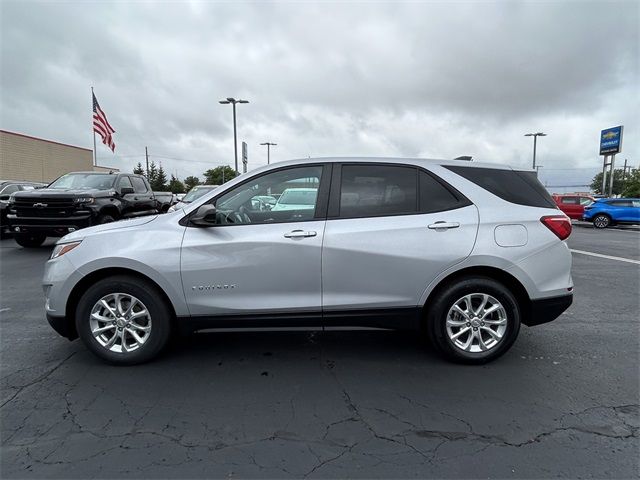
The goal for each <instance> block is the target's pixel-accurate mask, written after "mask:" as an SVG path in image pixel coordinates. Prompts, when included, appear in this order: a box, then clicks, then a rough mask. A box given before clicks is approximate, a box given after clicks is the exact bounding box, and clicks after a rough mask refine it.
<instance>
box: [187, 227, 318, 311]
mask: <svg viewBox="0 0 640 480" xmlns="http://www.w3.org/2000/svg"><path fill="white" fill-rule="evenodd" d="M324 225H325V221H324V220H318V221H309V222H292V223H278V224H255V225H253V224H245V225H228V226H217V227H211V228H187V229H186V232H185V236H184V240H183V244H182V259H181V268H182V282H183V288H184V292H185V296H186V300H187V304H188V305H189V309H190V311H191V314H192V315H215V314H224V313H227V314H229V313H250V312H256V313H258V312H269V311H278V312H281V311H296V310H307V311H310V310H316V311H318V310H320V308H321V279H320V268H321V264H320V258H321V255H320V252H321V247H322V238H323V230H324ZM299 231H302V232H305V233H307V235H301V234H300V232H299ZM291 232H294V236H291V238H287V236H290V235H289V234H290V233H291ZM313 233H315V235H314V234H313ZM285 235H287V236H285Z"/></svg>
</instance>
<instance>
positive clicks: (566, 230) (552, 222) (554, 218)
mask: <svg viewBox="0 0 640 480" xmlns="http://www.w3.org/2000/svg"><path fill="white" fill-rule="evenodd" d="M540 221H541V222H542V223H543V224H544V226H545V227H547V228H548V229H549V230H551V231H552V232H553V233H555V234H556V236H557V237H558V238H559V239H560V240H565V239H567V238H569V235H571V220H569V217H566V216H564V215H547V216H545V217H542V218H540Z"/></svg>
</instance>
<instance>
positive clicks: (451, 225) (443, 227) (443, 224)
mask: <svg viewBox="0 0 640 480" xmlns="http://www.w3.org/2000/svg"><path fill="white" fill-rule="evenodd" d="M459 226H460V224H459V223H458V222H442V221H440V222H436V223H432V224H431V225H429V227H428V228H430V229H431V230H446V229H449V228H458V227H459Z"/></svg>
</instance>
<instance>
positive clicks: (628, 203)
mask: <svg viewBox="0 0 640 480" xmlns="http://www.w3.org/2000/svg"><path fill="white" fill-rule="evenodd" d="M609 205H613V206H614V207H633V202H632V201H631V200H612V201H610V202H609Z"/></svg>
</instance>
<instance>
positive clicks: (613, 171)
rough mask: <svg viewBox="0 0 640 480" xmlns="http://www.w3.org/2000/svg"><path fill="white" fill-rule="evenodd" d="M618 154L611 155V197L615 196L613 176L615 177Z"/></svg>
mask: <svg viewBox="0 0 640 480" xmlns="http://www.w3.org/2000/svg"><path fill="white" fill-rule="evenodd" d="M615 161H616V156H615V155H611V169H610V170H609V172H610V173H609V197H613V177H615V175H614V174H615Z"/></svg>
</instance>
